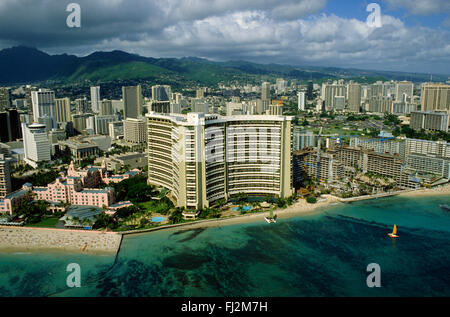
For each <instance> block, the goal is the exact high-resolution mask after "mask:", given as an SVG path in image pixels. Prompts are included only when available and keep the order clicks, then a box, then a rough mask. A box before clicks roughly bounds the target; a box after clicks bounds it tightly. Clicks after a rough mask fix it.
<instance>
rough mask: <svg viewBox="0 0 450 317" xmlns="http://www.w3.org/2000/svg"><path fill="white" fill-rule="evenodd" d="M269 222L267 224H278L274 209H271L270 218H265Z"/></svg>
mask: <svg viewBox="0 0 450 317" xmlns="http://www.w3.org/2000/svg"><path fill="white" fill-rule="evenodd" d="M264 218H265V219H266V221H267V223H275V222H277V215H275V216H274V215H273V207H270V216H269V217H264Z"/></svg>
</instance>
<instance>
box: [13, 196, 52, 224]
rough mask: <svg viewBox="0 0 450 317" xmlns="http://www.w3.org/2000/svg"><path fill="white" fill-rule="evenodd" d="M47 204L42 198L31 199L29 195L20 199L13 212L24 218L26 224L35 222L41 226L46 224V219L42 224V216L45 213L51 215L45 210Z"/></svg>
mask: <svg viewBox="0 0 450 317" xmlns="http://www.w3.org/2000/svg"><path fill="white" fill-rule="evenodd" d="M48 205H49V204H48V203H47V202H45V201H42V200H39V201H33V200H32V198H31V196H30V197H28V199H24V200H22V202H21V203H20V205H19V206H18V207H17V209H16V210H15V213H16V215H18V216H19V217H21V218H24V219H25V221H26V223H27V224H31V225H33V224H35V225H36V226H39V227H43V226H46V225H48V221H47V222H45V223H43V224H42V223H41V221H42V220H43V218H44V217H45V216H46V215H52V213H51V212H50V211H47V207H48ZM55 224H56V223H55Z"/></svg>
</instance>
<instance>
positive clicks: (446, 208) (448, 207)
mask: <svg viewBox="0 0 450 317" xmlns="http://www.w3.org/2000/svg"><path fill="white" fill-rule="evenodd" d="M439 207H441V209H442V210H445V211H450V206H449V205H440V206H439Z"/></svg>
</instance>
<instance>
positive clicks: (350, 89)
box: [347, 83, 361, 112]
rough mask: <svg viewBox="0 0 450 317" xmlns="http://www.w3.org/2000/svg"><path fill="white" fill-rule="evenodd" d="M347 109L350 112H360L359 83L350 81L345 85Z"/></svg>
mask: <svg viewBox="0 0 450 317" xmlns="http://www.w3.org/2000/svg"><path fill="white" fill-rule="evenodd" d="M347 93H348V110H349V111H351V112H360V108H361V85H360V84H356V83H350V84H348V86H347Z"/></svg>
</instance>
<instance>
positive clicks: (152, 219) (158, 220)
mask: <svg viewBox="0 0 450 317" xmlns="http://www.w3.org/2000/svg"><path fill="white" fill-rule="evenodd" d="M150 220H151V221H152V222H163V221H164V220H166V218H164V217H160V216H158V217H153V218H150Z"/></svg>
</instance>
